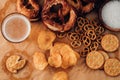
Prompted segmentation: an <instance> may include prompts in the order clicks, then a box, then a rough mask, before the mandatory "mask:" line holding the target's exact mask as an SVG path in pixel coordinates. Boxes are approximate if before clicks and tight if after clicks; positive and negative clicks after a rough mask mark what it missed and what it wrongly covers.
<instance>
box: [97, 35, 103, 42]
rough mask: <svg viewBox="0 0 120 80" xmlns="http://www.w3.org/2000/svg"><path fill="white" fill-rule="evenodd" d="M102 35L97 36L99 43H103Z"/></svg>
mask: <svg viewBox="0 0 120 80" xmlns="http://www.w3.org/2000/svg"><path fill="white" fill-rule="evenodd" d="M101 40H102V36H97V38H96V41H97V43H98V44H101Z"/></svg>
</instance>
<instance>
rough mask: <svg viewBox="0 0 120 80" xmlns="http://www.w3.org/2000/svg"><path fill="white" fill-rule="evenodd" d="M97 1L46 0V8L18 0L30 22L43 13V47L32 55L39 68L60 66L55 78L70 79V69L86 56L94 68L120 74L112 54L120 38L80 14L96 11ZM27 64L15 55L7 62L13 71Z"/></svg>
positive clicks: (40, 38)
mask: <svg viewBox="0 0 120 80" xmlns="http://www.w3.org/2000/svg"><path fill="white" fill-rule="evenodd" d="M96 1H97V0H44V4H43V9H42V8H41V7H40V5H39V4H38V2H37V0H17V11H18V12H19V13H21V14H23V15H25V16H26V17H28V18H29V19H30V21H37V20H38V19H39V18H40V17H38V16H41V18H42V19H41V20H42V22H43V23H44V25H45V26H46V27H47V28H45V29H42V30H40V31H39V34H36V35H37V40H36V42H37V43H36V44H37V48H38V49H39V50H38V51H34V52H33V54H32V55H30V56H31V58H32V59H31V63H32V62H33V64H32V65H33V66H34V69H35V70H37V71H42V70H46V69H49V68H51V69H56V70H57V69H58V71H57V72H56V71H54V70H53V73H54V75H53V78H52V80H69V75H68V74H67V71H66V70H67V69H72V68H73V67H74V66H76V65H77V63H78V62H79V60H80V59H81V58H82V59H84V60H85V63H86V65H87V67H88V68H90V69H92V70H104V72H105V73H106V74H107V75H109V76H119V75H120V59H117V58H116V57H114V58H111V57H110V56H109V53H115V52H116V51H118V50H119V47H120V45H119V44H120V42H119V37H118V36H117V35H115V34H113V33H111V32H108V33H106V31H107V30H106V29H105V28H104V26H103V25H102V23H99V22H96V21H94V20H90V19H87V18H86V17H83V16H79V15H81V14H83V15H85V14H87V13H89V12H90V11H91V10H93V8H94V5H95V2H96ZM40 9H42V10H41V11H40ZM76 11H77V12H76ZM39 13H41V15H40V14H39ZM78 13H80V14H78ZM59 40H60V41H59ZM63 40H66V42H64V41H63ZM26 64H28V63H27V60H26V59H24V58H22V57H21V56H20V55H11V56H9V57H8V58H7V59H6V61H5V66H6V68H7V70H8V71H9V72H10V73H11V74H17V73H19V71H22V70H23V68H24V67H25V66H27V65H26ZM48 67H49V68H48ZM59 69H60V70H61V71H59Z"/></svg>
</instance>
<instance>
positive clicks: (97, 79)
mask: <svg viewBox="0 0 120 80" xmlns="http://www.w3.org/2000/svg"><path fill="white" fill-rule="evenodd" d="M13 12H16V0H0V25H1V23H2V20H3V18H4V17H5V16H6V15H8V14H9V13H13ZM31 25H32V30H31V34H30V36H29V37H28V38H27V39H26V40H25V41H23V42H21V43H11V42H8V41H7V40H6V39H4V37H3V35H2V34H1V32H0V80H52V75H53V74H54V72H56V71H59V70H61V69H54V68H51V67H50V66H48V67H47V68H46V69H45V70H43V71H39V70H36V69H35V68H34V65H33V61H32V55H33V53H34V52H36V51H41V50H40V49H39V47H38V44H37V37H38V34H39V32H40V31H41V30H43V29H46V28H45V26H44V25H43V24H42V22H41V21H38V22H32V23H31ZM0 29H1V27H0ZM108 32H109V33H113V34H116V35H117V36H118V37H119V40H120V32H110V31H108ZM19 51H21V52H22V53H20V55H22V56H24V57H25V58H26V59H27V60H28V64H27V65H26V67H25V68H24V70H22V71H20V72H19V73H18V74H11V73H9V72H8V71H7V70H6V68H5V63H4V62H5V59H6V57H7V56H9V55H10V54H13V52H19ZM8 52H9V53H8ZM16 54H18V53H16ZM109 54H110V55H111V56H114V57H117V58H118V59H120V48H119V50H118V51H116V52H115V53H109ZM65 71H67V72H68V75H69V80H120V75H119V76H117V77H110V76H108V75H106V74H105V73H104V71H103V70H91V69H89V68H88V67H87V66H86V64H85V59H84V58H81V59H80V60H79V61H78V63H77V65H76V66H74V67H72V68H70V69H67V70H65Z"/></svg>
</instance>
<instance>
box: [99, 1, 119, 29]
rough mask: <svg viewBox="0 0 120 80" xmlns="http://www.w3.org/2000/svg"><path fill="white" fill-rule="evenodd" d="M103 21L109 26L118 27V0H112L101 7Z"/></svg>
mask: <svg viewBox="0 0 120 80" xmlns="http://www.w3.org/2000/svg"><path fill="white" fill-rule="evenodd" d="M101 15H102V19H103V22H104V23H105V24H106V25H108V26H109V27H111V28H114V29H119V28H120V1H118V0H112V1H109V2H108V3H106V4H105V5H104V6H103V8H102V12H101Z"/></svg>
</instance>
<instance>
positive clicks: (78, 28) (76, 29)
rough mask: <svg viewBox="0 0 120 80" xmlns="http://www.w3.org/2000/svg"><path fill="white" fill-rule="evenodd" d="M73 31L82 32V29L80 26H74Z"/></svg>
mask: <svg viewBox="0 0 120 80" xmlns="http://www.w3.org/2000/svg"><path fill="white" fill-rule="evenodd" d="M75 32H76V33H82V32H83V31H82V27H78V26H76V27H75Z"/></svg>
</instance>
